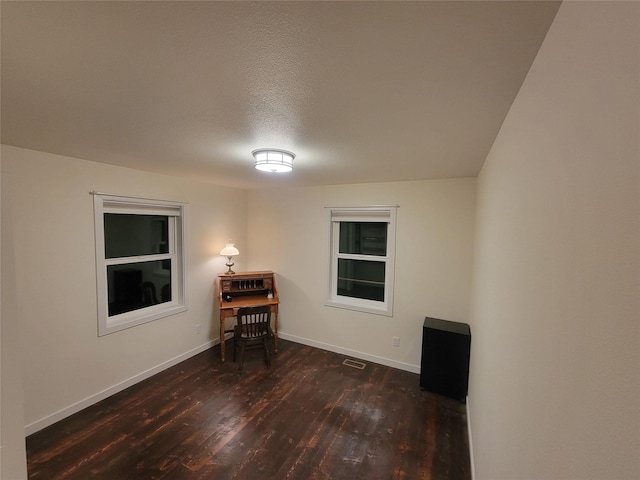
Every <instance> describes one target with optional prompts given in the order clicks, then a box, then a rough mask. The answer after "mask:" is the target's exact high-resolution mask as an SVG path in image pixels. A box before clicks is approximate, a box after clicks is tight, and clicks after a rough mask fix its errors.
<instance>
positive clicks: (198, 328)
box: [196, 324, 200, 333]
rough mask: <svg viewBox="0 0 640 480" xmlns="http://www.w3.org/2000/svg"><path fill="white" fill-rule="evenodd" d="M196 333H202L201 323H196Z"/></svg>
mask: <svg viewBox="0 0 640 480" xmlns="http://www.w3.org/2000/svg"><path fill="white" fill-rule="evenodd" d="M196 333H200V324H197V325H196Z"/></svg>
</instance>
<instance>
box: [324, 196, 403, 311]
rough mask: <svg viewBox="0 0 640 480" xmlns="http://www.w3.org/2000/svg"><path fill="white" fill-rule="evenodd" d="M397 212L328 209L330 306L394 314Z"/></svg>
mask: <svg viewBox="0 0 640 480" xmlns="http://www.w3.org/2000/svg"><path fill="white" fill-rule="evenodd" d="M396 208H397V207H395V206H391V207H359V208H342V207H340V208H337V207H335V208H328V211H329V225H330V239H331V243H330V245H331V246H330V251H331V254H330V256H331V258H330V269H329V270H330V278H329V298H328V300H327V302H326V305H329V306H332V307H341V308H347V309H351V310H358V311H362V312H369V313H377V314H381V315H388V316H391V315H392V314H393V277H394V262H395V231H396V225H395V224H396Z"/></svg>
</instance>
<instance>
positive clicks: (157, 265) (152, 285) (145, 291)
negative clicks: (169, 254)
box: [107, 260, 171, 316]
mask: <svg viewBox="0 0 640 480" xmlns="http://www.w3.org/2000/svg"><path fill="white" fill-rule="evenodd" d="M107 285H108V296H109V316H113V315H118V314H120V313H125V312H131V311H133V310H138V309H140V308H144V307H150V306H152V305H157V304H159V303H165V302H169V301H171V260H158V261H152V262H138V263H130V264H125V265H109V266H107Z"/></svg>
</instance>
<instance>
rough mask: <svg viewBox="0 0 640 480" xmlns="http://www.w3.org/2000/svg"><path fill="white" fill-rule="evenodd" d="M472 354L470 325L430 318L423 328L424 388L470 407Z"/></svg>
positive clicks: (422, 369)
mask: <svg viewBox="0 0 640 480" xmlns="http://www.w3.org/2000/svg"><path fill="white" fill-rule="evenodd" d="M470 353H471V329H470V328H469V325H467V324H466V323H458V322H451V321H449V320H441V319H438V318H430V317H426V318H425V319H424V325H423V327H422V360H421V363H420V388H422V389H423V390H428V391H430V392H433V393H438V394H440V395H445V396H447V397H451V398H455V399H456V400H459V401H461V402H462V403H466V401H467V389H468V387H469V356H470Z"/></svg>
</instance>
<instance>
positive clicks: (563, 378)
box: [469, 2, 640, 480]
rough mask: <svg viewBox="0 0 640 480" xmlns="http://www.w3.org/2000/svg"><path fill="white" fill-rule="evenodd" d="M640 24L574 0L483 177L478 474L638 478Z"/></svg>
mask: <svg viewBox="0 0 640 480" xmlns="http://www.w3.org/2000/svg"><path fill="white" fill-rule="evenodd" d="M639 19H640V4H638V3H612V2H565V3H563V5H562V6H561V8H560V10H559V13H558V15H557V17H556V19H555V22H554V24H553V25H552V27H551V29H550V31H549V33H548V36H547V38H546V40H545V42H544V44H543V45H542V48H541V50H540V52H539V54H538V57H537V59H536V61H535V63H534V64H533V66H532V68H531V71H530V73H529V75H528V77H527V79H526V81H525V83H524V85H523V87H522V89H521V91H520V93H519V95H518V97H517V99H516V101H515V102H514V104H513V106H512V109H511V111H510V113H509V115H508V117H507V119H506V121H505V122H504V125H503V127H502V130H501V132H500V134H499V136H498V138H497V139H496V142H495V144H494V146H493V148H492V150H491V153H490V155H489V157H488V159H487V161H486V163H485V165H484V167H483V169H482V172H481V175H480V177H479V181H478V210H477V225H478V228H477V236H476V248H475V252H476V253H475V268H474V282H473V285H474V286H473V293H472V314H471V322H472V331H473V332H474V337H473V343H472V349H471V350H472V352H471V353H472V359H471V385H470V393H469V405H470V411H471V426H472V433H473V445H474V459H475V467H476V478H477V479H479V480H484V479H487V480H500V479H505V480H506V479H508V480H514V479H583V480H585V479H594V480H595V479H598V480H600V479H605V478H606V479H616V480H623V479H629V480H631V479H637V478H640V464H639V457H640V455H639V452H640V396H639V392H640V384H639V378H640V370H639V368H640V353H639V352H640V342H639V326H640V300H639V294H640V285H639V278H640V267H639V259H640V235H639V234H640V226H639V222H640V210H639V205H640V198H639V188H640V178H639V167H640V164H639V161H640V151H639V137H638V134H639V132H640V129H639V127H640V124H639V118H638V115H639V112H640V97H639V94H638V90H639V88H640V75H639V66H638V62H639V59H640V21H639Z"/></svg>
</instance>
